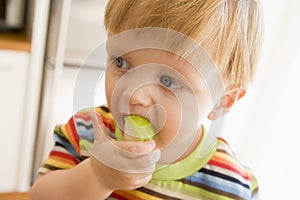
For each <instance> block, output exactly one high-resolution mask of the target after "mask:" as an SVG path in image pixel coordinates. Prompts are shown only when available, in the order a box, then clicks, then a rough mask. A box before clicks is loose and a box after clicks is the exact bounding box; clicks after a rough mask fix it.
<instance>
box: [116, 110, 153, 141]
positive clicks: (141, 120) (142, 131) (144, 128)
mask: <svg viewBox="0 0 300 200" xmlns="http://www.w3.org/2000/svg"><path fill="white" fill-rule="evenodd" d="M154 134H155V132H154V127H153V126H152V124H151V122H150V121H149V120H148V119H146V118H145V117H142V116H140V115H127V116H125V117H124V134H122V131H121V130H120V128H119V127H118V126H116V139H117V140H126V141H128V140H133V141H143V142H144V141H147V140H153V139H154Z"/></svg>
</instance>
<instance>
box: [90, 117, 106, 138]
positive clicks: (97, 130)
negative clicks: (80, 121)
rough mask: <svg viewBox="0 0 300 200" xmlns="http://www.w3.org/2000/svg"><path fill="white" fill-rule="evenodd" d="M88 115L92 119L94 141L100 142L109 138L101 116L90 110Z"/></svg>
mask: <svg viewBox="0 0 300 200" xmlns="http://www.w3.org/2000/svg"><path fill="white" fill-rule="evenodd" d="M90 117H91V119H92V124H93V129H94V137H95V141H94V143H102V142H105V141H107V140H109V139H110V137H109V136H108V133H107V130H106V127H105V125H104V123H103V118H102V116H101V115H100V114H99V113H98V112H96V111H92V112H90Z"/></svg>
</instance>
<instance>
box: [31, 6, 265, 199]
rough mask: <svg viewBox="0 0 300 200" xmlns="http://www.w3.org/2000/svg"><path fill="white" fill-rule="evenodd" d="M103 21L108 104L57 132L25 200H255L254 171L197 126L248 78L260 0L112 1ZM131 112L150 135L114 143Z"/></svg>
mask: <svg viewBox="0 0 300 200" xmlns="http://www.w3.org/2000/svg"><path fill="white" fill-rule="evenodd" d="M105 26H106V29H107V31H108V41H107V53H108V63H107V70H106V75H105V77H106V81H105V90H106V98H107V106H101V107H97V108H94V109H91V110H84V111H81V112H79V113H77V114H76V115H74V116H73V117H72V118H71V119H70V120H69V121H68V122H67V124H65V125H63V126H57V127H56V128H55V131H54V132H55V141H56V143H55V147H54V148H53V150H52V151H51V153H50V155H49V158H48V160H47V161H46V162H45V164H44V165H43V167H41V169H40V170H39V173H40V174H41V175H43V176H41V177H39V178H38V179H37V181H36V182H35V184H34V185H33V187H32V190H31V195H30V198H31V199H32V200H35V199H57V200H59V199H64V200H67V199H72V200H74V199H90V200H92V199H256V198H258V195H257V194H258V193H257V192H258V185H257V182H256V179H255V177H254V176H253V175H252V173H251V172H250V171H249V170H248V169H247V168H245V167H244V166H243V165H242V164H240V163H239V162H238V161H237V159H236V158H235V156H234V153H233V152H232V151H231V149H230V148H229V146H228V144H227V143H226V142H225V141H224V140H223V139H221V138H217V140H216V141H215V142H212V143H210V144H209V145H208V146H207V145H205V144H207V143H209V139H207V138H209V137H211V135H213V136H215V135H216V134H219V133H214V132H212V133H211V132H210V131H209V133H207V131H206V129H205V127H204V126H202V125H201V123H202V122H203V120H204V118H205V117H208V118H209V119H210V120H212V123H213V122H214V121H218V119H220V118H222V116H223V115H224V114H225V113H226V112H228V110H229V109H230V108H231V107H232V106H233V105H234V103H235V102H237V101H238V100H239V99H240V98H242V97H243V96H244V94H245V92H246V89H245V88H246V87H247V84H248V83H249V82H250V81H251V80H252V78H253V76H254V71H255V62H256V59H257V50H258V47H259V32H260V13H259V7H258V2H257V1H256V0H239V1H235V0H211V1H205V0H172V1H169V0H166V1H161V0H110V1H109V2H108V5H107V9H106V13H105ZM215 66H216V67H215ZM223 90H224V91H223ZM223 92H224V93H223ZM132 114H134V115H139V116H143V117H145V118H147V119H149V120H150V121H151V123H152V124H153V125H154V129H155V135H153V136H151V138H150V139H149V138H148V139H146V140H144V141H138V139H137V138H136V137H129V139H127V140H125V139H124V138H123V139H120V138H119V139H117V140H116V139H114V138H113V137H115V132H116V130H117V126H118V127H120V129H121V132H122V133H124V132H126V127H124V126H126V125H124V124H126V122H125V121H126V120H125V119H127V118H126V116H131V115H132ZM124 129H125V131H124ZM214 130H215V129H214ZM111 136H112V137H111ZM123 136H126V134H124V135H123ZM86 150H88V153H86Z"/></svg>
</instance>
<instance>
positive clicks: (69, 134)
mask: <svg viewBox="0 0 300 200" xmlns="http://www.w3.org/2000/svg"><path fill="white" fill-rule="evenodd" d="M71 120H73V118H72V119H71ZM61 129H62V131H63V132H64V133H65V135H66V137H67V138H68V140H69V141H70V143H71V145H72V146H73V147H74V149H75V151H76V152H77V153H78V154H80V147H79V144H78V143H77V142H76V140H75V138H74V136H73V134H72V128H71V126H70V121H69V122H68V123H67V124H66V125H65V126H63V127H62V128H61Z"/></svg>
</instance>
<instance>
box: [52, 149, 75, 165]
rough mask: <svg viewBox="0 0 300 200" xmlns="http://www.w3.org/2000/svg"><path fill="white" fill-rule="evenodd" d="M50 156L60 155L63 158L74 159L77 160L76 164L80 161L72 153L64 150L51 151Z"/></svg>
mask: <svg viewBox="0 0 300 200" xmlns="http://www.w3.org/2000/svg"><path fill="white" fill-rule="evenodd" d="M50 156H59V157H63V158H66V159H68V160H72V161H73V162H75V163H76V164H78V163H79V161H78V160H77V158H76V157H74V156H72V155H70V154H67V153H64V152H60V151H51V152H50Z"/></svg>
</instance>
